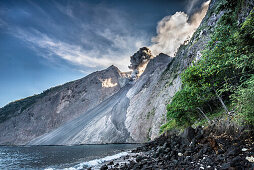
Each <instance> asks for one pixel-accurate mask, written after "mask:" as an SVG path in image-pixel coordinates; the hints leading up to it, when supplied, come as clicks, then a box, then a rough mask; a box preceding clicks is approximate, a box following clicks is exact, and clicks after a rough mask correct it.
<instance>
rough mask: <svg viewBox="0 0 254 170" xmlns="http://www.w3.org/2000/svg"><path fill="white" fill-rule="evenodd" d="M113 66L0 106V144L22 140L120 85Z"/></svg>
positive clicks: (90, 105) (61, 121)
mask: <svg viewBox="0 0 254 170" xmlns="http://www.w3.org/2000/svg"><path fill="white" fill-rule="evenodd" d="M126 76H128V75H127V74H125V75H124V76H122V73H121V72H120V71H119V70H118V68H116V67H115V66H110V67H109V68H107V69H105V70H103V71H97V72H94V73H92V74H90V75H88V76H86V77H85V78H82V79H79V80H76V81H73V82H69V83H66V84H64V85H62V86H58V87H54V88H51V89H49V90H47V91H45V92H43V93H42V94H39V95H36V96H33V97H29V98H26V99H23V100H20V101H17V102H13V103H10V104H8V105H6V106H5V107H3V108H1V109H0V120H1V122H0V129H1V132H0V144H14V145H20V144H26V143H27V142H28V141H30V140H32V139H34V138H36V137H38V136H41V135H43V134H45V133H48V132H50V131H52V130H53V129H55V128H57V127H59V126H61V125H62V124H64V123H65V122H67V121H70V120H72V119H74V118H76V117H78V116H79V115H80V114H82V113H84V112H86V111H88V110H89V109H92V108H93V107H95V106H96V105H98V104H99V103H101V102H103V101H104V100H106V99H107V98H109V97H110V96H112V95H113V94H115V93H116V92H118V91H119V90H120V88H121V85H122V84H121V83H120V81H122V79H124V78H125V77H126Z"/></svg>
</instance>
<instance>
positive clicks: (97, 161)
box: [45, 152, 128, 170]
mask: <svg viewBox="0 0 254 170" xmlns="http://www.w3.org/2000/svg"><path fill="white" fill-rule="evenodd" d="M126 155H128V152H120V153H118V154H115V155H111V156H106V157H104V158H99V159H94V160H91V161H88V162H82V163H79V164H78V165H75V166H74V167H70V168H64V170H80V169H84V168H89V167H95V166H98V165H100V164H102V163H104V162H108V161H112V160H115V159H118V158H120V157H122V156H126ZM45 170H56V169H54V168H47V169H45Z"/></svg>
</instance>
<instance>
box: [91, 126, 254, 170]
mask: <svg viewBox="0 0 254 170" xmlns="http://www.w3.org/2000/svg"><path fill="white" fill-rule="evenodd" d="M253 138H254V132H253V130H250V131H249V132H239V133H238V134H237V135H236V134H234V133H231V134H230V133H227V132H226V131H225V133H219V131H216V128H215V129H214V128H213V127H208V128H201V127H198V128H196V129H193V128H187V129H185V131H184V132H183V133H181V134H176V133H169V134H163V135H161V136H160V137H159V138H157V139H155V140H154V141H151V142H149V143H146V144H144V145H143V146H140V147H137V148H136V149H134V150H132V151H131V153H130V154H129V155H126V156H124V157H121V158H118V159H115V160H112V161H108V162H104V163H103V164H102V165H101V167H100V168H97V167H96V168H95V169H101V170H106V169H209V170H210V169H211V170H213V169H223V170H226V169H232V170H235V169H254V139H253ZM239 139H241V140H239ZM90 169H92V170H93V169H94V168H93V167H91V168H90Z"/></svg>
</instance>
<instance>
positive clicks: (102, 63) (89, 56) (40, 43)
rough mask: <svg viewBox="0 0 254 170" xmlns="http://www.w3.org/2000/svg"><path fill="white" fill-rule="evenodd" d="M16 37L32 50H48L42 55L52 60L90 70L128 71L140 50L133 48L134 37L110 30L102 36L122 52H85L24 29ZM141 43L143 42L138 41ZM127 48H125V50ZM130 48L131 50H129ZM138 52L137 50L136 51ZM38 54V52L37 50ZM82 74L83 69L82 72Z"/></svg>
mask: <svg viewBox="0 0 254 170" xmlns="http://www.w3.org/2000/svg"><path fill="white" fill-rule="evenodd" d="M15 32H16V34H15V35H16V36H17V37H18V38H20V39H23V40H24V41H26V42H28V43H29V44H30V45H32V46H30V47H31V48H32V49H36V47H39V48H43V49H45V50H47V54H45V53H43V52H41V51H40V55H42V56H45V57H46V58H47V59H50V57H51V56H55V55H57V56H59V57H60V58H62V59H64V60H66V61H68V62H70V63H72V64H76V65H79V66H85V67H89V68H94V69H95V70H97V69H98V68H99V69H101V68H105V67H108V66H110V65H116V66H117V67H118V68H119V69H121V70H122V71H127V70H128V67H127V66H128V65H129V60H130V55H131V54H132V53H133V50H134V49H133V48H138V47H137V46H136V45H140V44H139V43H138V44H135V43H134V45H133V46H131V45H130V44H131V43H132V42H136V40H135V38H133V37H121V36H119V35H115V34H112V33H111V32H110V31H109V30H107V31H105V32H103V33H102V34H101V35H102V36H103V37H105V38H107V39H108V40H110V41H112V42H114V46H115V48H121V49H122V50H121V51H113V50H111V49H110V48H108V49H107V51H105V54H101V53H102V52H101V51H100V49H97V50H95V49H93V50H90V51H86V50H84V49H83V48H82V47H81V46H79V45H73V44H69V43H66V42H61V41H59V40H56V39H53V38H50V37H48V36H47V35H46V34H43V33H41V32H39V31H37V30H32V31H29V32H28V31H24V30H22V29H16V31H15ZM137 42H141V41H137ZM124 47H125V48H124ZM129 47H130V48H129ZM135 50H136V49H135ZM36 51H37V52H38V50H36ZM80 71H81V72H83V71H82V69H81V70H80Z"/></svg>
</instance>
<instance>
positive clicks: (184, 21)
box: [150, 1, 210, 57]
mask: <svg viewBox="0 0 254 170" xmlns="http://www.w3.org/2000/svg"><path fill="white" fill-rule="evenodd" d="M193 3H195V2H193ZM209 3H210V1H207V2H205V3H204V4H203V5H202V9H201V10H200V11H198V12H197V13H195V14H193V15H192V16H191V17H189V16H188V15H187V14H185V13H184V12H176V13H175V14H174V15H172V16H166V17H164V18H163V19H162V20H161V21H160V22H159V23H158V25H157V36H155V37H153V38H152V40H151V41H152V43H153V44H152V45H151V46H150V49H151V50H152V52H153V54H155V55H157V54H159V53H161V52H163V53H165V54H168V55H170V56H172V57H173V56H174V54H175V52H176V51H177V49H178V47H179V46H180V45H181V44H183V43H184V41H185V40H187V38H189V37H191V36H192V35H193V33H194V32H195V30H196V29H197V28H198V26H199V25H200V23H201V21H202V19H203V18H204V16H205V14H206V12H207V9H208V6H209Z"/></svg>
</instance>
